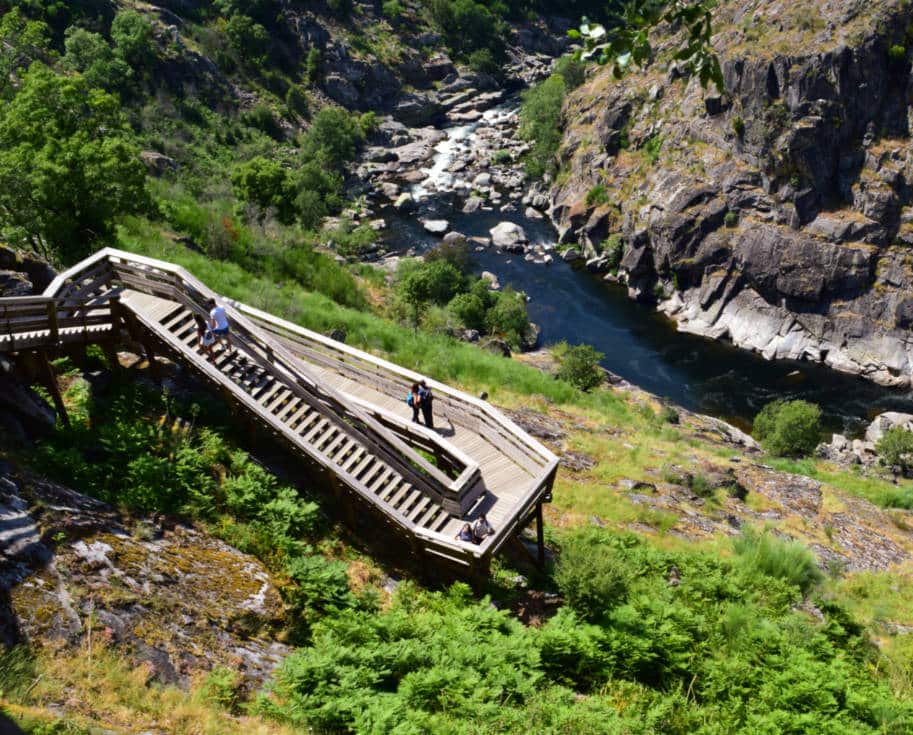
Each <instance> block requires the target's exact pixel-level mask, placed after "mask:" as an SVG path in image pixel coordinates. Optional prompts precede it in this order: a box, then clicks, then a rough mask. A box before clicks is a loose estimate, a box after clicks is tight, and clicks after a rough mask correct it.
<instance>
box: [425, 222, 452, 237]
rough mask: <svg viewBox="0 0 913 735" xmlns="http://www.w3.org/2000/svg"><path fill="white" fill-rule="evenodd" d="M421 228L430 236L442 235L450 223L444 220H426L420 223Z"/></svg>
mask: <svg viewBox="0 0 913 735" xmlns="http://www.w3.org/2000/svg"><path fill="white" fill-rule="evenodd" d="M422 227H424V228H425V231H426V232H430V233H431V234H432V235H443V234H444V233H445V232H447V229H448V228H449V227H450V223H449V222H448V221H447V220H445V219H426V220H424V221H423V222H422Z"/></svg>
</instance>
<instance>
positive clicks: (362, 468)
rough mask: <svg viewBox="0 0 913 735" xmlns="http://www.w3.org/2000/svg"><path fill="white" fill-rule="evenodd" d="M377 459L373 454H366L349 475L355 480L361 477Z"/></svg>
mask: <svg viewBox="0 0 913 735" xmlns="http://www.w3.org/2000/svg"><path fill="white" fill-rule="evenodd" d="M376 461H377V458H376V457H375V456H374V455H373V454H368V455H367V456H366V457H365V458H364V459H363V460H362V461H361V462H360V463H359V464H358V466H357V467H356V468H355V469H354V470H352V472H351V473H349V474H351V475H352V477H354V478H355V479H356V480H357V479H358V478H359V477H361V475H363V474H364V473H365V472H366V471H367V469H368V468H369V467H370V466H371V464H372V463H374V462H376Z"/></svg>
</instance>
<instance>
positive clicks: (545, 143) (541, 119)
mask: <svg viewBox="0 0 913 735" xmlns="http://www.w3.org/2000/svg"><path fill="white" fill-rule="evenodd" d="M565 92H566V86H565V83H564V77H562V76H560V75H558V74H552V76H550V77H549V78H548V79H546V80H545V81H543V82H540V83H539V84H537V85H535V86H534V87H531V88H530V89H528V90H526V91H525V92H524V93H523V98H522V99H523V102H522V104H521V107H520V127H519V129H518V134H519V136H520V137H521V138H522V139H523V140H527V141H530V142H531V143H532V148H531V149H530V151H529V152H528V153H527V154H526V157H525V159H524V160H525V167H526V173H527V174H528V175H529V176H530V177H531V178H533V179H541V178H542V177H543V176H544V175H545V174H547V173H549V174H550V173H553V172H554V170H555V167H556V166H555V154H556V153H557V152H558V146H559V145H560V144H561V108H562V107H563V105H564V97H565Z"/></svg>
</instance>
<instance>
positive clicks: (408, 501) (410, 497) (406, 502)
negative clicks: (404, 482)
mask: <svg viewBox="0 0 913 735" xmlns="http://www.w3.org/2000/svg"><path fill="white" fill-rule="evenodd" d="M420 497H422V493H421V491H420V490H416V489H415V488H414V487H413V488H411V490H410V492H409V493H408V494H406V495H405V496H404V497H402V498H400V501H399V503H394V505H393V507H394V508H395V509H396V510H398V511H399V512H400V513H402V514H403V515H406V514H407V513H408V512H409V509H410V508H411V507H412V506H413V505H414V504H415V503H416V502H418V499H419V498H420Z"/></svg>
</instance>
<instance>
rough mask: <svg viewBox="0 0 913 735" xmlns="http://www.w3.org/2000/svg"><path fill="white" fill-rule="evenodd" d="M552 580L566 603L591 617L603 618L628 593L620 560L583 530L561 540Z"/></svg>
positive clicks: (591, 619) (623, 568)
mask: <svg viewBox="0 0 913 735" xmlns="http://www.w3.org/2000/svg"><path fill="white" fill-rule="evenodd" d="M555 581H556V582H557V584H558V589H559V590H561V594H562V596H563V597H564V599H565V600H566V601H567V603H568V604H569V605H570V606H571V607H572V608H573V609H574V610H575V611H576V612H577V613H579V614H580V615H581V616H582V617H584V618H585V619H587V620H590V621H598V620H602V619H604V618H605V617H606V616H607V615H608V614H609V612H611V610H612V609H613V608H615V607H617V606H618V605H620V604H621V603H623V602H624V601H625V599H626V598H627V595H628V578H627V571H626V569H625V566H624V563H623V561H622V560H621V559H619V558H618V557H617V555H616V554H615V551H614V549H613V548H612V547H611V546H609V545H608V544H605V543H600V541H599V539H598V538H597V537H594V536H593V535H592V534H589V533H586V532H579V533H577V534H576V535H573V536H571V537H570V538H568V539H567V540H566V541H565V542H564V543H563V544H562V547H561V555H560V556H559V558H558V564H557V566H556V568H555Z"/></svg>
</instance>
